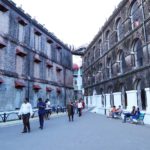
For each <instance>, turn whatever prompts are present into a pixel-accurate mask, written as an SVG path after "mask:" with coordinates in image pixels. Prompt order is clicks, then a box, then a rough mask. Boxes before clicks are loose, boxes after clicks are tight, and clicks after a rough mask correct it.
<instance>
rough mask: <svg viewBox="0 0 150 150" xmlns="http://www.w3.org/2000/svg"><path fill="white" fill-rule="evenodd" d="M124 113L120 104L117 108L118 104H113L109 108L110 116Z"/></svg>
mask: <svg viewBox="0 0 150 150" xmlns="http://www.w3.org/2000/svg"><path fill="white" fill-rule="evenodd" d="M121 113H122V108H121V106H120V105H119V106H118V108H116V106H113V107H112V108H111V109H110V110H109V116H108V117H111V118H114V117H116V116H121Z"/></svg>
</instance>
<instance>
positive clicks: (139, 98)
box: [85, 79, 147, 110]
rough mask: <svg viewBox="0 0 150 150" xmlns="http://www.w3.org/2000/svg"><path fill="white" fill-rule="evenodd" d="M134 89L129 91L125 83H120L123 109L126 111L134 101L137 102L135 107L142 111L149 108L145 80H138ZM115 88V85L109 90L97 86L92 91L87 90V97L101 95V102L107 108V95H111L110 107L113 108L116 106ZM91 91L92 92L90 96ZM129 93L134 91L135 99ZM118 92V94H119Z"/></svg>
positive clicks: (110, 86) (109, 87)
mask: <svg viewBox="0 0 150 150" xmlns="http://www.w3.org/2000/svg"><path fill="white" fill-rule="evenodd" d="M133 84H134V85H133V89H132V90H129V89H127V87H126V85H125V84H123V83H120V87H119V91H118V92H119V93H120V97H121V105H122V108H124V109H126V108H127V107H128V105H130V104H129V103H132V101H134V102H135V106H136V105H137V106H138V107H139V108H140V109H141V110H146V108H147V98H146V92H145V88H146V87H145V85H144V83H143V80H141V79H136V80H135V81H134V82H133ZM114 86H115V85H109V86H108V87H107V88H105V89H104V88H103V87H101V86H97V87H94V88H91V89H85V92H86V93H87V95H88V96H89V95H101V97H102V100H101V105H102V106H105V105H106V103H107V102H106V99H107V98H106V95H107V94H109V95H110V98H109V99H110V105H111V106H113V105H115V98H114V93H116V92H115V91H114ZM91 90H92V91H91ZM90 91H91V92H92V93H91V94H90ZM129 91H131V92H132V91H133V93H134V96H135V97H134V98H135V100H133V99H130V97H129V96H128V95H127V93H128V92H129ZM118 92H117V93H118Z"/></svg>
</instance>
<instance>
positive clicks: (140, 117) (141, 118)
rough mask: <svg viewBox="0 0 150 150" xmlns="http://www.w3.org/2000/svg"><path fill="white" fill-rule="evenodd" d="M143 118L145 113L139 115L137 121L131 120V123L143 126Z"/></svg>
mask: <svg viewBox="0 0 150 150" xmlns="http://www.w3.org/2000/svg"><path fill="white" fill-rule="evenodd" d="M144 117H145V113H140V116H139V118H138V119H132V123H135V124H142V125H144Z"/></svg>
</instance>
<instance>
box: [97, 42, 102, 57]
mask: <svg viewBox="0 0 150 150" xmlns="http://www.w3.org/2000/svg"><path fill="white" fill-rule="evenodd" d="M98 45H99V55H100V56H102V40H99V42H98Z"/></svg>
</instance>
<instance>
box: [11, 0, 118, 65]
mask: <svg viewBox="0 0 150 150" xmlns="http://www.w3.org/2000/svg"><path fill="white" fill-rule="evenodd" d="M13 1H14V2H15V3H16V4H17V6H18V7H21V8H22V9H23V10H24V11H25V12H26V13H28V14H30V15H31V17H32V18H34V19H36V20H37V21H38V22H39V23H40V24H42V25H44V27H46V28H47V29H48V30H49V31H50V32H52V33H54V34H55V35H56V36H57V37H58V38H59V39H60V40H61V41H63V43H65V44H68V45H71V46H72V47H74V48H75V49H77V48H78V47H80V46H83V45H86V46H87V45H88V44H89V43H90V42H91V41H92V39H93V38H94V37H95V35H96V34H97V33H98V31H99V30H100V28H101V27H102V26H103V24H104V23H105V22H106V20H107V19H108V18H109V16H110V15H111V14H112V12H113V11H114V9H115V8H117V5H118V4H119V2H120V1H121V0H13ZM73 63H77V64H78V65H79V66H81V64H82V59H81V57H76V56H75V57H73Z"/></svg>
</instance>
